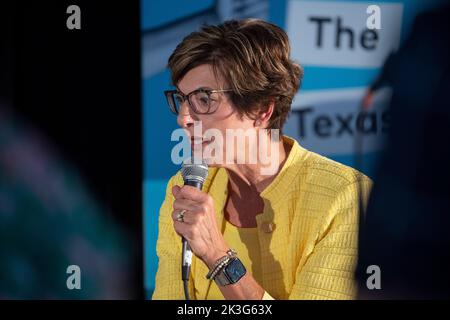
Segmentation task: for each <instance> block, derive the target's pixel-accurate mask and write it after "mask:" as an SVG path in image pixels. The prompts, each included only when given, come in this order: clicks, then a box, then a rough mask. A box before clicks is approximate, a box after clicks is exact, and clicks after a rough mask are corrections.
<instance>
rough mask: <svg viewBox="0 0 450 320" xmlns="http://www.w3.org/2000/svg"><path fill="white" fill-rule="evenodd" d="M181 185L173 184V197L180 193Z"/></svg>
mask: <svg viewBox="0 0 450 320" xmlns="http://www.w3.org/2000/svg"><path fill="white" fill-rule="evenodd" d="M180 190H181V187H180V186H173V187H172V195H173V196H174V197H175V199H177V198H178V195H179V194H180Z"/></svg>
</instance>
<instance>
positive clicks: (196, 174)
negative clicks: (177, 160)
mask: <svg viewBox="0 0 450 320" xmlns="http://www.w3.org/2000/svg"><path fill="white" fill-rule="evenodd" d="M181 176H182V177H183V180H184V183H186V182H187V181H196V182H200V183H201V184H203V182H205V180H206V177H207V176H208V165H207V164H206V162H205V161H204V160H203V159H197V158H195V159H194V158H193V157H192V158H188V159H186V160H185V161H184V163H183V165H182V167H181Z"/></svg>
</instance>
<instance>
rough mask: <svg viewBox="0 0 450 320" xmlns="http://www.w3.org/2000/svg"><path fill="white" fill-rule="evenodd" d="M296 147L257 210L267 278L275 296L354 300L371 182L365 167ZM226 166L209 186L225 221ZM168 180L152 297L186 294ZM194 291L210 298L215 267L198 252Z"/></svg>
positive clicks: (211, 175)
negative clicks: (362, 223) (211, 268)
mask: <svg viewBox="0 0 450 320" xmlns="http://www.w3.org/2000/svg"><path fill="white" fill-rule="evenodd" d="M283 139H284V140H285V142H287V143H289V144H291V145H292V148H291V151H290V153H289V155H288V158H287V160H286V162H285V164H284V165H283V168H282V169H281V171H280V172H279V173H278V175H277V176H276V177H275V179H274V180H273V181H272V183H271V184H270V185H269V186H268V187H267V188H266V189H265V190H264V191H263V192H261V197H262V198H263V200H264V212H263V213H262V214H260V215H257V216H256V219H257V227H258V236H259V250H260V258H261V270H262V281H261V282H260V283H259V284H260V285H261V286H262V287H263V288H264V289H265V290H266V292H267V293H269V294H270V295H271V296H272V297H273V298H275V299H352V298H354V297H355V295H356V283H355V280H354V277H353V272H354V269H355V267H356V262H357V241H358V221H359V199H361V201H362V203H363V204H364V206H365V205H366V203H367V198H368V195H369V192H370V189H371V185H372V183H371V180H370V179H369V178H368V177H366V176H365V175H363V174H362V173H360V172H358V171H356V170H354V169H352V168H350V167H347V166H345V165H342V164H340V163H337V162H335V161H333V160H330V159H327V158H325V157H323V156H320V155H318V154H316V153H314V152H311V151H308V150H306V149H304V148H303V147H301V146H300V145H299V144H298V143H297V142H296V141H295V140H293V139H290V138H288V137H283ZM227 183H228V176H227V172H226V170H225V169H223V168H210V169H209V174H208V177H207V179H206V181H205V183H204V187H203V191H205V192H207V193H208V194H209V195H210V196H211V197H212V198H213V200H214V206H215V209H216V215H217V219H218V222H219V224H218V225H219V226H221V225H222V226H223V225H224V216H223V208H224V205H225V202H226V199H227ZM175 184H176V185H182V184H183V179H182V177H181V174H180V173H177V174H176V175H175V176H173V177H172V178H171V179H170V181H169V183H168V186H167V191H166V198H165V200H164V202H163V204H162V206H161V210H160V217H159V236H158V241H157V254H158V257H159V265H158V271H157V274H156V285H155V291H154V294H153V299H184V293H183V282H182V280H181V266H180V263H181V240H180V237H179V236H178V235H177V234H176V233H175V231H174V228H173V223H172V219H171V212H172V203H173V201H174V199H173V196H172V193H171V189H172V186H173V185H175ZM192 267H193V268H192V270H193V271H194V272H193V274H192V276H191V281H190V295H191V297H192V298H194V299H204V298H205V296H206V292H207V290H208V286H209V285H210V281H208V280H207V279H206V278H205V275H206V274H207V273H208V268H207V267H206V265H205V264H204V263H203V262H202V261H201V260H199V259H196V258H195V257H194V259H193V266H192Z"/></svg>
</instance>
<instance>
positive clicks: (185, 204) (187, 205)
mask: <svg viewBox="0 0 450 320" xmlns="http://www.w3.org/2000/svg"><path fill="white" fill-rule="evenodd" d="M172 208H173V209H174V210H178V211H181V210H183V209H185V210H189V211H197V209H198V204H197V202H194V201H192V200H188V199H175V201H174V202H173V204H172Z"/></svg>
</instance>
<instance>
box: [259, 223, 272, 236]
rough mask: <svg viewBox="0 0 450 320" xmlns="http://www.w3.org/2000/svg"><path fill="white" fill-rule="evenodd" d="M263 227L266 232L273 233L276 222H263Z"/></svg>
mask: <svg viewBox="0 0 450 320" xmlns="http://www.w3.org/2000/svg"><path fill="white" fill-rule="evenodd" d="M261 229H262V231H264V232H265V233H271V232H273V230H275V223H273V222H263V223H262V224H261Z"/></svg>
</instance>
